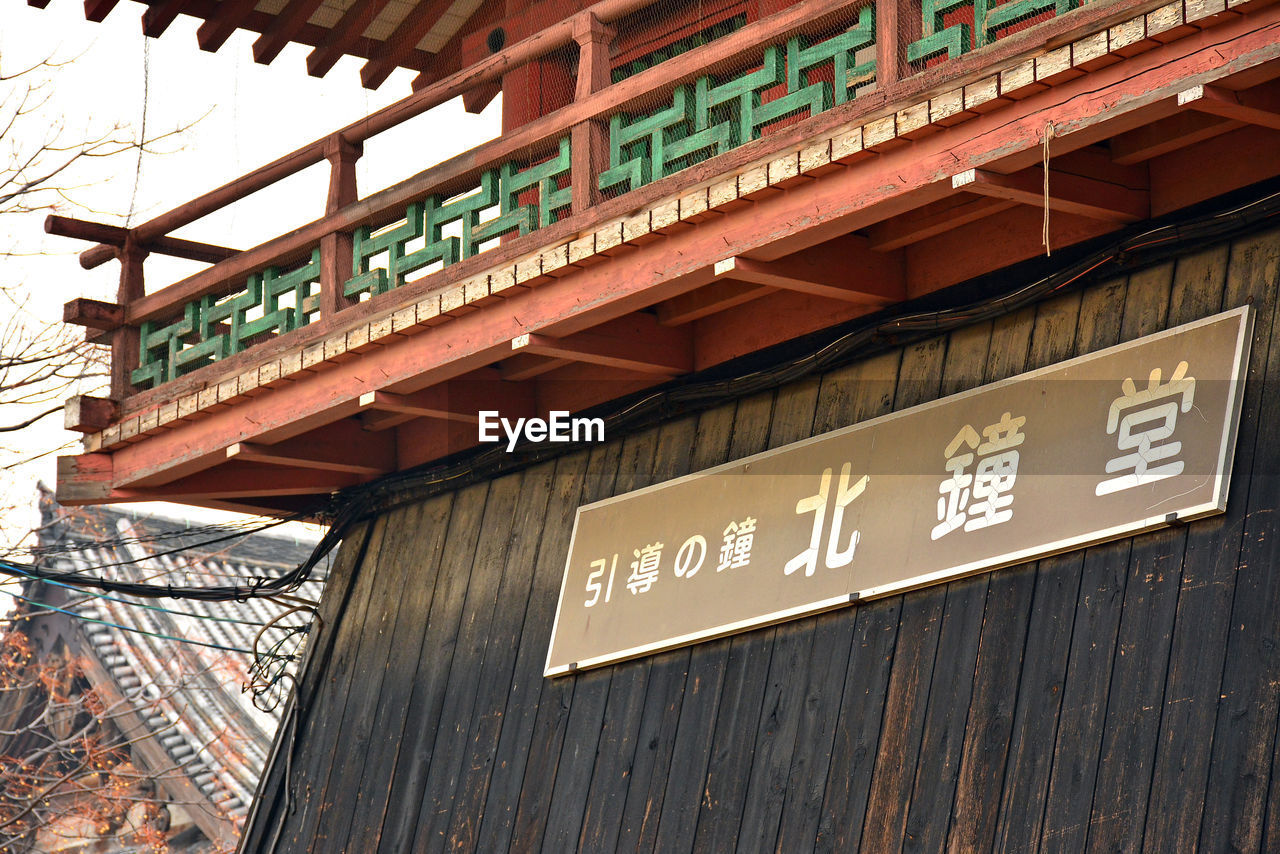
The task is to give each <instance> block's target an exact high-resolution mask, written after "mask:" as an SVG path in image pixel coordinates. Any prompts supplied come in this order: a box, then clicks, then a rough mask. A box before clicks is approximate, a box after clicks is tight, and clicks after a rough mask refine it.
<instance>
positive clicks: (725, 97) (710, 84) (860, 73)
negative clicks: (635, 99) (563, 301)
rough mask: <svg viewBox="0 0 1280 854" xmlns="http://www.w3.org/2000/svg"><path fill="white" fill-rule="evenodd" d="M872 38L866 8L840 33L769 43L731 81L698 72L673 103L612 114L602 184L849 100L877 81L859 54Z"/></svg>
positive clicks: (661, 171) (662, 172)
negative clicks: (751, 67)
mask: <svg viewBox="0 0 1280 854" xmlns="http://www.w3.org/2000/svg"><path fill="white" fill-rule="evenodd" d="M875 37H876V28H875V13H874V11H873V9H872V7H869V6H868V7H865V8H863V9H862V10H861V11H860V12H859V14H858V20H857V23H855V24H854V25H853V26H852V27H850V28H849V29H848V30H845V31H844V32H842V33H840V34H838V35H835V36H832V37H831V38H828V39H825V40H823V41H818V42H815V43H810V42H809V40H808V39H807V38H805V37H804V36H795V37H793V38H791V39H789V40H788V41H787V43H786V44H785V45H771V46H769V47H766V48H765V49H764V52H763V56H762V60H761V64H760V67H759V68H757V69H755V70H752V71H748V72H746V73H744V74H740V75H738V76H736V77H731V78H728V79H718V78H716V77H713V76H710V75H709V76H706V77H700V78H698V79H697V80H696V81H695V82H694V83H692V84H687V85H684V86H679V87H677V88H676V89H675V91H674V92H673V93H672V95H671V104H670V106H667V107H663V108H660V109H658V110H655V111H651V112H648V113H645V114H639V115H636V114H629V113H618V114H616V115H614V116H612V117H611V118H610V120H609V168H608V169H606V170H605V171H603V172H601V173H600V176H599V179H598V180H599V184H600V189H601V190H605V191H614V192H621V191H625V190H634V189H635V188H637V187H640V186H643V185H644V184H648V183H649V182H650V181H655V180H657V179H658V178H664V177H666V176H668V175H672V174H674V173H676V172H679V171H680V170H681V169H685V168H687V167H689V166H691V165H693V164H694V163H697V162H700V161H702V160H706V159H707V158H709V157H714V156H715V155H717V154H722V153H724V152H725V151H728V150H730V149H732V148H736V147H738V146H739V145H742V144H743V143H745V142H749V141H750V140H753V139H758V138H759V137H760V135H761V133H762V132H763V131H764V129H765V128H767V127H768V126H769V125H771V124H775V123H778V122H781V121H783V120H785V119H790V118H792V117H793V116H802V117H803V116H812V115H815V114H817V113H820V112H823V111H825V110H829V109H831V108H832V107H833V106H835V105H836V104H843V103H845V102H846V101H849V100H852V99H853V98H854V97H855V96H856V95H857V92H858V90H859V89H862V88H863V87H866V86H869V85H871V84H873V83H874V82H875V67H876V64H875V58H874V57H870V58H867V59H863V60H860V59H859V58H858V54H859V53H861V52H863V51H864V50H866V49H867V48H872V47H873V45H874V44H875ZM824 74H825V75H828V76H830V78H831V79H830V81H828V80H826V79H822V78H823V75H824ZM780 87H785V91H779V90H780ZM766 95H771V96H774V97H770V98H768V99H767V100H766V97H765V96H766Z"/></svg>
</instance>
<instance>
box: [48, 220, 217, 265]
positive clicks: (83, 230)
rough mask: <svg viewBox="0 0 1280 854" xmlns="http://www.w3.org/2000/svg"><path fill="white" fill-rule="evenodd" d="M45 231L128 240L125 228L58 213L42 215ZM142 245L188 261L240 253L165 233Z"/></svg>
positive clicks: (114, 242)
mask: <svg viewBox="0 0 1280 854" xmlns="http://www.w3.org/2000/svg"><path fill="white" fill-rule="evenodd" d="M44 230H45V232H46V233H48V234H56V235H58V236H60V237H74V238H76V239H78V240H93V241H96V242H98V243H102V244H106V245H109V246H114V247H117V248H118V247H121V246H124V244H125V241H126V240H129V239H130V232H129V229H127V228H121V227H120V226H118V225H107V224H105V223H101V222H89V221H87V220H82V219H73V218H71V217H66V216H58V215H57V214H50V215H49V216H47V217H45V221H44ZM144 248H146V249H147V250H148V251H151V252H155V253H157V254H159V255H169V256H171V257H173V258H186V259H187V260H189V261H201V262H203V263H205V264H216V263H218V262H219V261H225V260H227V259H228V258H230V257H232V256H233V255H236V254H238V252H239V250H237V249H231V248H228V247H226V246H214V245H212V244H209V243H200V242H199V241H195V240H185V239H183V238H181V237H169V236H167V235H166V236H164V237H158V238H156V239H155V240H154V241H152V242H151V243H149V244H146V246H145V247H144Z"/></svg>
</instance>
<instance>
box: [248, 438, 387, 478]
mask: <svg viewBox="0 0 1280 854" xmlns="http://www.w3.org/2000/svg"><path fill="white" fill-rule="evenodd" d="M356 451H357V449H355V448H352V449H351V452H350V453H348V454H344V455H343V456H342V457H339V458H335V457H333V456H317V455H316V454H314V453H308V452H306V451H302V450H281V449H280V448H277V447H273V446H271V445H258V444H254V443H253V442H236V443H235V444H234V445H231V446H230V447H228V448H227V459H228V460H239V461H241V462H246V463H267V464H269V465H276V466H286V467H288V468H295V469H317V470H319V471H327V472H343V473H346V474H367V475H379V474H386V472H387V471H388V470H387V469H385V468H383V467H381V466H377V465H370V464H368V463H361V462H357V461H355V460H353V459H352V458H353V457H355V456H356V455H357V454H356ZM259 477H262V476H261V475H259Z"/></svg>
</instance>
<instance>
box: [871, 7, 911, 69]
mask: <svg viewBox="0 0 1280 854" xmlns="http://www.w3.org/2000/svg"><path fill="white" fill-rule="evenodd" d="M875 3H876V88H877V89H885V88H887V87H889V86H892V85H893V84H895V83H897V82H898V81H899V80H901V79H902V78H903V77H906V76H909V74H908V70H907V67H906V65H907V44H909V43H910V42H912V41H915V40H916V39H918V38H920V3H919V0H915V2H912V0H875Z"/></svg>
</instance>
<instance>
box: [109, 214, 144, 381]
mask: <svg viewBox="0 0 1280 854" xmlns="http://www.w3.org/2000/svg"><path fill="white" fill-rule="evenodd" d="M147 254H148V253H147V250H146V249H144V248H142V247H141V246H139V245H138V244H137V243H135V242H134V240H133V237H132V236H129V237H126V238H125V241H124V245H123V246H121V247H120V248H119V249H118V250H117V257H118V258H119V259H120V287H119V288H118V289H117V290H116V303H117V304H118V305H120V306H121V307H122V308H123V309H124V311H125V313H126V314H127V313H128V311H129V304H130V303H132V302H134V301H135V300H139V299H142V298H143V297H144V296H146V294H147V289H146V285H145V282H144V278H143V273H142V262H143V261H145V260H146V258H147ZM140 341H141V337H140V332H139V330H138V327H137V326H133V325H130V324H127V323H126V324H125V325H124V326H121V327H120V328H118V329H116V330H115V331H114V332H112V333H111V399H112V400H114V401H116V402H117V403H118V402H120V401H123V400H124V399H125V398H126V397H128V396H129V395H131V394H133V393H134V391H135V389H134V387H133V369H134V368H136V367H138V361H139V358H140V355H141V354H140V353H139V349H138V348H139V343H140Z"/></svg>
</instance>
